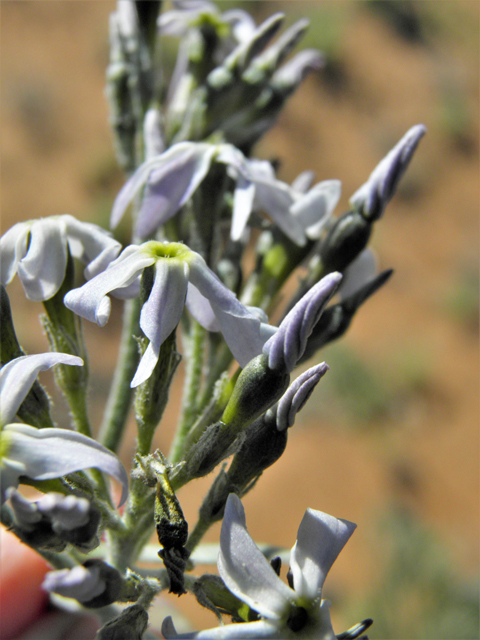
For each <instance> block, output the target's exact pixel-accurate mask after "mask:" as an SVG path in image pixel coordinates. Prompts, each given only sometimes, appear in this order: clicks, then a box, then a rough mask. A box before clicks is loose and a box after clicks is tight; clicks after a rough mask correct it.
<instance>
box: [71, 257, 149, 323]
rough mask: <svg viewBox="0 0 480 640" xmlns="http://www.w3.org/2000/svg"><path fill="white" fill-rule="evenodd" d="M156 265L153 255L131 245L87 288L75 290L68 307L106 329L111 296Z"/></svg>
mask: <svg viewBox="0 0 480 640" xmlns="http://www.w3.org/2000/svg"><path fill="white" fill-rule="evenodd" d="M154 262H155V258H154V257H153V256H150V255H147V254H145V253H143V252H142V250H141V248H140V247H138V246H133V245H131V246H130V247H127V248H126V249H124V250H123V251H122V253H121V254H120V255H119V257H118V258H117V259H116V260H114V261H113V262H111V263H110V266H109V268H108V269H106V270H105V271H103V272H102V273H99V274H98V275H97V276H95V277H94V278H92V279H91V280H89V281H88V282H86V283H85V284H84V285H83V287H79V288H78V289H72V290H71V291H69V292H68V293H67V294H66V296H65V298H64V299H63V301H64V303H65V306H66V307H68V308H69V309H71V310H72V311H73V312H74V313H76V314H77V315H79V316H82V318H86V319H87V320H90V322H96V323H97V324H98V325H99V326H100V327H103V326H104V325H105V324H106V322H107V320H108V318H109V316H110V300H109V299H108V298H107V297H106V296H107V293H110V292H111V291H114V290H115V289H119V288H121V287H127V286H128V285H130V284H131V283H132V282H133V281H134V280H135V279H136V278H137V276H138V275H139V274H140V273H141V272H142V271H143V269H145V267H148V266H150V265H152V264H153V263H154Z"/></svg>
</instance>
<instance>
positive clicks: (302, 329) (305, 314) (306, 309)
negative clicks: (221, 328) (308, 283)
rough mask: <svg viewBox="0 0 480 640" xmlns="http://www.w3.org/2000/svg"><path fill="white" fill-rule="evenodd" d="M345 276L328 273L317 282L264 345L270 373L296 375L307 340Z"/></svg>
mask: <svg viewBox="0 0 480 640" xmlns="http://www.w3.org/2000/svg"><path fill="white" fill-rule="evenodd" d="M341 280H342V276H341V274H340V273H337V272H335V273H329V274H328V275H327V276H325V277H324V278H322V279H321V280H320V282H317V284H316V285H314V286H313V287H312V288H311V289H310V291H308V292H307V293H306V294H305V295H304V296H303V298H301V299H300V300H299V301H298V302H297V304H296V305H295V306H294V307H293V309H292V310H291V311H290V313H288V315H287V316H286V317H285V318H284V320H283V321H282V323H281V324H280V327H279V329H278V331H277V332H276V333H275V334H274V335H273V336H272V337H271V338H270V339H269V340H267V342H266V343H265V345H264V347H263V353H265V354H267V355H268V366H269V368H270V369H273V370H279V369H284V370H285V369H286V371H287V372H288V373H290V372H291V371H293V369H294V367H295V365H296V364H297V362H298V361H299V360H300V358H301V357H302V355H303V352H304V351H305V347H306V345H307V340H308V338H309V336H310V334H311V333H312V330H313V328H314V326H315V325H316V324H317V322H318V320H319V319H320V316H321V314H322V312H323V310H324V308H325V306H326V304H327V303H328V301H329V300H330V298H331V297H332V296H333V294H334V293H335V291H336V290H337V288H338V286H339V284H340V282H341Z"/></svg>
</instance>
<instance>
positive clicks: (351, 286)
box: [338, 248, 377, 300]
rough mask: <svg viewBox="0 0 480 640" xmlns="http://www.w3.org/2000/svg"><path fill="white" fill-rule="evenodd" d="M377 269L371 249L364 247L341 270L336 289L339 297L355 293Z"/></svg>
mask: <svg viewBox="0 0 480 640" xmlns="http://www.w3.org/2000/svg"><path fill="white" fill-rule="evenodd" d="M376 271H377V259H376V257H375V254H374V253H373V251H372V250H371V249H369V248H367V249H364V250H363V251H362V253H361V254H360V255H358V256H357V257H356V258H355V260H354V261H353V262H351V263H350V264H349V265H348V267H347V268H346V269H345V271H344V272H343V280H342V283H341V285H340V287H339V289H338V293H339V294H340V299H341V300H345V298H348V296H351V295H353V294H354V293H356V292H357V291H358V290H359V289H361V287H363V285H364V284H366V283H367V282H369V281H370V280H372V279H373V278H374V277H375V273H376Z"/></svg>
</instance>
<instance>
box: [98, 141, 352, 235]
mask: <svg viewBox="0 0 480 640" xmlns="http://www.w3.org/2000/svg"><path fill="white" fill-rule="evenodd" d="M212 162H219V163H221V164H225V165H227V167H228V172H229V174H230V175H231V177H232V178H233V179H234V180H236V188H235V192H234V199H233V214H232V226H231V237H232V239H233V240H238V239H239V238H240V237H241V235H242V233H243V231H244V230H245V227H246V225H247V222H248V218H249V217H250V214H251V212H252V211H254V210H261V211H265V213H267V214H268V215H269V216H270V217H271V218H272V220H273V221H274V222H275V223H276V224H277V225H278V227H279V228H280V229H281V230H282V231H283V233H285V234H286V235H287V236H288V237H289V238H290V239H291V240H292V242H295V243H296V244H297V245H299V246H303V245H305V244H306V242H307V238H310V239H316V238H318V237H319V236H320V233H321V231H322V230H323V228H324V226H325V224H326V222H327V221H328V219H329V217H330V215H331V213H332V212H333V209H334V208H335V206H336V204H337V202H338V200H339V198H340V190H341V187H340V182H339V181H338V180H325V181H323V182H319V183H318V184H317V185H315V186H314V187H313V188H311V189H310V190H308V191H307V192H304V191H302V190H301V189H298V188H296V187H295V185H293V186H290V185H287V184H286V183H285V182H282V181H281V180H278V179H277V178H276V177H275V174H274V171H273V168H272V166H271V165H270V163H269V162H266V161H264V160H248V159H247V158H246V157H245V156H244V155H243V153H242V152H241V151H239V150H238V149H237V148H236V147H234V146H233V145H231V144H209V143H206V142H179V143H177V144H175V145H173V146H172V147H170V148H169V149H168V150H167V151H165V153H162V154H161V155H159V156H156V157H153V158H151V159H149V160H147V161H146V162H144V163H143V164H142V165H141V166H140V167H139V168H138V169H137V171H136V172H135V173H134V174H133V176H132V177H131V178H130V179H129V180H128V181H127V182H126V183H125V185H124V186H123V187H122V189H121V191H120V193H119V194H118V196H117V198H116V200H115V202H114V204H113V209H112V215H111V219H110V224H111V226H112V227H115V226H116V225H117V224H118V223H119V222H120V219H121V218H122V216H123V214H124V213H125V211H126V209H127V207H128V206H129V204H130V203H131V202H132V200H133V198H134V197H135V195H136V194H137V193H138V192H139V191H140V190H141V189H142V188H143V187H145V191H144V194H143V200H142V204H141V207H140V211H139V214H138V221H137V228H136V233H137V235H138V236H139V237H140V238H147V237H148V236H150V235H151V234H152V233H153V232H154V231H155V230H156V229H158V228H159V227H160V226H161V225H162V224H164V223H165V222H167V220H169V219H170V218H171V217H172V216H174V215H175V214H176V213H177V211H178V210H179V209H180V207H182V206H183V205H184V204H185V203H186V202H187V200H188V199H189V198H190V197H191V196H192V195H193V193H194V192H195V191H196V189H197V188H198V187H199V185H200V184H201V182H202V181H203V180H204V178H205V177H206V175H207V173H208V171H209V170H210V166H211V164H212Z"/></svg>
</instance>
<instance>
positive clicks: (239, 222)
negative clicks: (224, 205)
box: [230, 175, 255, 241]
mask: <svg viewBox="0 0 480 640" xmlns="http://www.w3.org/2000/svg"><path fill="white" fill-rule="evenodd" d="M254 197H255V185H254V183H253V182H250V181H249V180H248V179H247V178H245V177H244V176H242V175H240V176H239V177H238V179H237V185H236V187H235V192H234V194H233V212H232V227H231V231H230V237H231V239H232V240H234V241H236V240H240V238H241V237H242V233H243V232H244V230H245V227H246V226H247V222H248V218H249V217H250V213H251V212H252V206H253V200H254Z"/></svg>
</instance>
